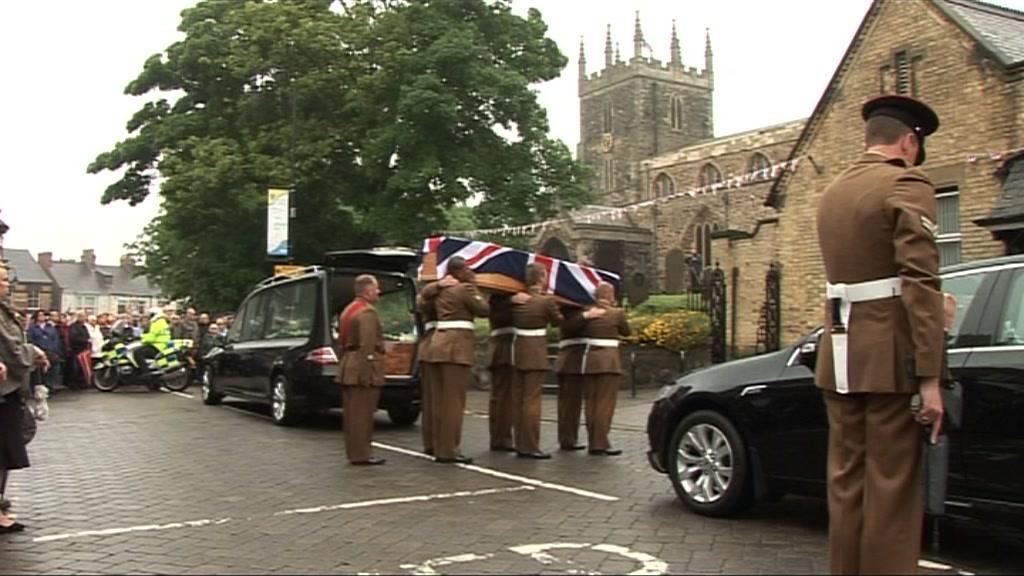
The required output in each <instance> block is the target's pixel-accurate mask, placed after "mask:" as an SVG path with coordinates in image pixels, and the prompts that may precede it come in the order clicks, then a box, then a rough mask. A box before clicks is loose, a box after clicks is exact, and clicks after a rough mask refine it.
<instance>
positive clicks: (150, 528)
mask: <svg viewBox="0 0 1024 576" xmlns="http://www.w3.org/2000/svg"><path fill="white" fill-rule="evenodd" d="M534 489H535V488H533V487H532V486H513V487H505V488H488V489H483V490H472V491H470V490H464V491H461V492H451V493H447V494H425V495H419V496H405V497H399V498H385V499H380V500H363V501H360V502H348V503H345V504H335V505H331V506H317V507H314V508H299V509H295V510H284V511H281V512H275V513H274V514H273V516H288V515H292V514H316V513H318V512H329V511H333V510H352V509H355V508H369V507H372V506H386V505H391V504H406V503H410V502H428V501H431V500H448V499H452V498H471V497H473V496H489V495H492V494H503V493H508V492H521V491H524V490H534ZM239 520H244V521H248V520H252V517H247V518H242V519H238V518H217V519H203V520H188V521H185V522H171V523H168V524H143V525H139V526H128V527H124V528H105V529H103V530H82V531H80V532H68V533H65V534H50V535H48V536H39V537H36V538H33V539H32V541H33V542H40V543H42V542H56V541H58V540H70V539H73V538H89V537H93V536H114V535H117V534H126V533H131V532H158V531H162V530H174V529H178V528H201V527H204V526H220V525H222V524H227V523H228V522H236V521H239Z"/></svg>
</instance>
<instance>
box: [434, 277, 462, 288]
mask: <svg viewBox="0 0 1024 576" xmlns="http://www.w3.org/2000/svg"><path fill="white" fill-rule="evenodd" d="M437 284H438V286H440V287H441V288H451V287H452V286H458V285H459V279H458V278H456V277H455V276H452V275H451V274H447V275H445V276H444V277H443V278H441V279H440V280H438V281H437Z"/></svg>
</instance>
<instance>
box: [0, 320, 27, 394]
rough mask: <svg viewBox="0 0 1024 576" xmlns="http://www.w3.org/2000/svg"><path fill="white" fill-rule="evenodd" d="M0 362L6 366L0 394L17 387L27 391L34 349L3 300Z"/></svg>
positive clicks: (0, 323) (0, 328)
mask: <svg viewBox="0 0 1024 576" xmlns="http://www.w3.org/2000/svg"><path fill="white" fill-rule="evenodd" d="M0 362H3V364H4V366H6V367H7V379H6V380H4V381H2V382H0V396H6V395H8V394H10V393H11V392H14V391H15V390H18V389H21V390H22V391H27V390H28V386H29V379H30V377H31V375H32V367H33V364H34V362H35V351H34V350H33V349H32V347H31V345H29V343H28V339H27V338H26V335H25V329H24V328H23V327H22V325H21V323H20V322H19V321H18V318H17V317H16V316H15V315H14V310H13V309H12V308H11V307H10V306H8V305H7V304H6V303H4V302H0Z"/></svg>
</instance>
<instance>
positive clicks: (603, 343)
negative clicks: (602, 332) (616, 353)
mask: <svg viewBox="0 0 1024 576" xmlns="http://www.w3.org/2000/svg"><path fill="white" fill-rule="evenodd" d="M582 340H584V343H585V344H586V345H587V347H586V348H584V349H583V359H582V360H581V361H580V374H586V373H587V356H588V355H589V354H590V349H591V348H618V347H619V341H618V340H617V339H615V338H583V339H582Z"/></svg>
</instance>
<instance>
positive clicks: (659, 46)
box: [0, 0, 1024, 264]
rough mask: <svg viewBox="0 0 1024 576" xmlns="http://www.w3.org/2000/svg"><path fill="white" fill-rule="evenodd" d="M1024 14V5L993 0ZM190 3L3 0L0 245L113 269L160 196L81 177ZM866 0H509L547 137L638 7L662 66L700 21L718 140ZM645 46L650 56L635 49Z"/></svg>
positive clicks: (816, 87)
mask: <svg viewBox="0 0 1024 576" xmlns="http://www.w3.org/2000/svg"><path fill="white" fill-rule="evenodd" d="M998 3H999V4H1002V5H1005V6H1010V7H1013V8H1017V9H1022V10H1024V0H999V1H998ZM194 4H195V0H90V1H89V2H82V1H81V0H53V1H48V2H37V1H31V2H29V1H14V2H0V54H4V67H3V70H4V73H5V79H4V83H3V89H2V90H0V126H2V137H0V158H2V159H3V161H2V163H0V166H2V173H0V174H2V181H0V219H2V220H3V221H4V222H6V223H7V224H8V226H10V228H11V230H10V231H9V232H8V233H7V235H6V237H5V239H4V246H5V248H8V249H9V248H21V249H28V250H30V251H31V252H32V253H33V254H34V255H38V253H39V252H53V253H54V256H55V257H56V258H63V259H77V258H79V256H80V255H81V253H82V251H83V250H85V249H93V250H95V252H96V257H97V260H98V262H99V263H101V264H116V263H117V262H118V260H119V258H120V255H121V254H122V253H124V252H125V250H124V245H125V244H126V243H129V242H132V241H134V240H135V239H136V238H137V237H138V235H139V234H140V233H141V232H142V230H143V228H144V227H145V225H146V224H147V223H148V222H149V221H150V220H151V219H152V218H153V217H154V216H155V215H156V214H157V213H158V210H159V197H158V195H157V194H155V193H152V194H150V196H149V198H148V199H147V200H146V201H145V202H143V203H142V204H140V205H139V206H135V207H130V206H128V204H127V203H126V202H116V203H114V204H109V205H101V204H100V197H101V196H102V194H103V191H104V189H105V188H106V187H107V186H108V185H109V184H110V183H112V182H114V181H115V180H116V179H117V175H116V174H112V173H109V172H107V173H101V174H97V175H91V174H87V173H86V171H85V168H86V166H87V165H88V164H89V163H90V162H91V161H92V160H93V159H94V158H95V157H96V155H97V154H99V153H101V152H104V151H106V150H108V149H110V148H111V147H112V146H113V145H114V144H115V143H116V142H118V141H120V140H122V139H124V138H125V137H126V136H127V132H126V130H125V123H126V122H127V120H128V119H129V118H130V117H131V115H132V114H133V113H134V112H135V111H136V110H138V109H139V108H140V107H141V106H142V104H143V102H144V101H145V100H144V99H142V98H136V97H131V96H126V95H124V87H125V86H126V85H127V84H128V83H129V82H130V81H131V80H132V79H134V78H135V77H136V76H137V75H138V73H139V72H140V71H141V69H142V64H143V63H144V62H145V60H146V59H147V58H148V57H149V56H151V55H153V54H155V53H158V52H162V51H163V50H164V49H165V48H166V47H168V46H170V45H171V44H172V43H174V42H175V41H177V40H179V39H180V38H181V35H180V33H179V32H178V31H177V26H178V23H179V21H180V12H181V10H182V9H184V8H187V7H189V6H192V5H194ZM869 5H870V0H829V1H827V2H825V1H822V0H770V1H768V0H715V1H711V0H685V1H684V0H514V1H513V7H514V10H515V11H517V12H519V13H525V12H526V10H527V9H528V8H530V7H535V8H538V9H539V10H540V11H541V13H542V15H543V16H544V19H545V21H546V22H547V23H548V26H549V31H548V33H549V36H550V37H552V38H553V39H554V40H555V41H556V42H557V43H558V45H559V47H560V48H561V50H562V52H563V53H564V54H565V55H566V56H567V57H568V59H569V63H568V64H567V66H566V68H565V70H564V71H563V73H562V75H561V76H560V77H559V78H557V79H556V80H552V81H550V82H547V83H545V84H542V85H539V86H537V89H538V92H539V95H540V100H541V103H542V104H543V105H544V106H545V107H546V108H547V110H548V115H549V119H550V124H551V130H552V134H553V136H555V137H557V138H559V139H561V140H563V141H564V142H565V143H566V144H567V145H568V146H569V148H570V149H571V150H574V151H575V148H576V143H577V142H578V140H579V101H578V99H577V84H576V82H577V59H578V53H579V45H580V39H581V37H582V39H583V42H584V46H585V49H586V56H587V62H588V65H587V71H588V73H594V72H597V71H598V70H599V69H600V68H601V67H602V66H603V63H604V38H605V30H606V26H607V25H609V24H610V25H611V27H612V36H613V41H617V42H618V43H619V44H620V47H621V48H620V50H621V53H622V57H623V59H628V58H630V57H631V56H632V52H633V25H634V19H635V14H636V13H637V12H638V11H639V13H640V19H641V25H642V28H643V33H644V37H645V39H646V40H647V42H648V43H649V44H650V46H651V49H652V50H653V56H654V57H656V58H658V59H660V60H663V61H667V60H668V59H669V41H670V38H671V32H672V22H673V21H675V23H676V26H677V30H678V34H679V37H680V41H681V45H682V55H683V62H684V64H685V65H687V66H695V67H698V68H703V67H704V36H705V29H710V32H711V42H712V47H713V52H714V67H715V95H714V110H715V119H714V125H715V133H716V136H723V135H727V134H732V133H735V132H741V131H744V130H751V129H755V128H758V127H761V126H768V125H771V124H777V123H780V122H785V121H789V120H795V119H798V118H803V117H806V116H807V115H809V114H810V113H811V111H812V109H813V108H814V105H815V104H816V103H817V101H818V99H819V98H820V96H821V94H822V92H823V91H824V89H825V85H826V83H827V82H828V80H829V78H831V76H832V74H833V72H834V71H835V68H836V66H837V65H838V63H839V59H840V58H841V57H842V55H843V53H844V52H845V50H846V48H847V45H848V44H849V42H850V40H851V38H852V36H853V34H854V32H855V31H856V29H857V26H858V25H859V24H860V21H861V19H862V17H863V15H864V13H865V12H866V11H867V8H868V6H869ZM645 55H647V54H645Z"/></svg>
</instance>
